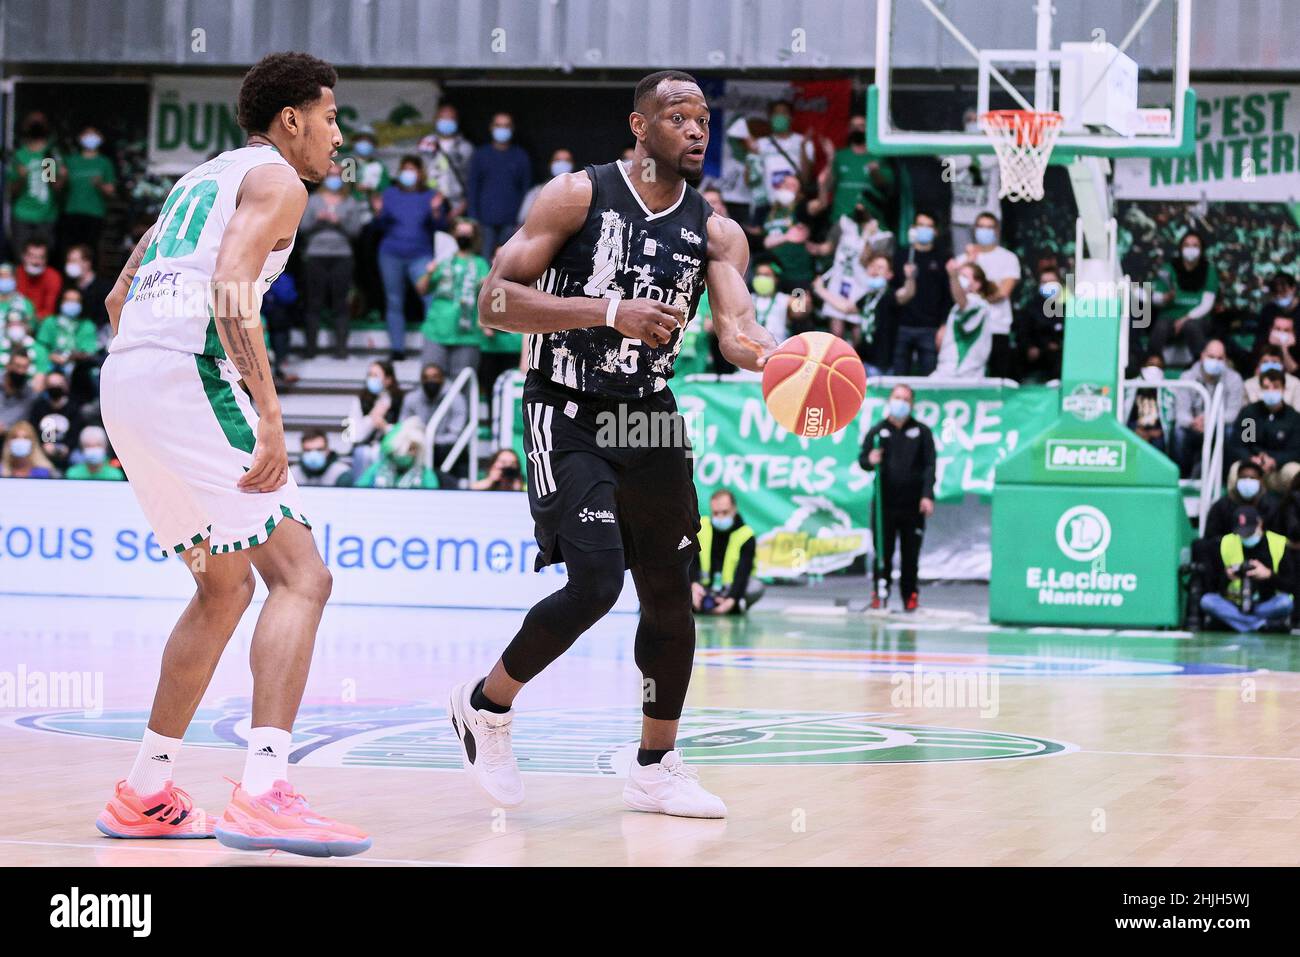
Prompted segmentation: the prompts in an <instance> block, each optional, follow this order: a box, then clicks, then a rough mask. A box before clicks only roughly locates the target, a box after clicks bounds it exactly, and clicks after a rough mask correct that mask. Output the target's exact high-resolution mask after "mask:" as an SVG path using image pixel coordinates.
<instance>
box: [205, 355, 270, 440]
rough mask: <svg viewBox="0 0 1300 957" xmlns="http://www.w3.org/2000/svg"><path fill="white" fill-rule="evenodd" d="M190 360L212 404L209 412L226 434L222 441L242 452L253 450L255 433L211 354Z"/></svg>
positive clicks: (231, 386)
mask: <svg viewBox="0 0 1300 957" xmlns="http://www.w3.org/2000/svg"><path fill="white" fill-rule="evenodd" d="M194 364H195V365H197V366H198V369H199V378H200V379H201V380H202V381H203V391H204V393H205V394H206V395H207V397H208V404H209V405H210V406H212V413H213V414H214V415H215V416H216V417H217V424H218V425H220V426H221V431H222V432H223V433H224V434H225V436H226V441H227V442H229V443H230V444H231V446H232V447H233V448H236V449H239V450H240V451H242V452H249V453H251V452H252V451H253V445H254V442H255V441H256V437H255V436H254V435H253V430H252V428H250V427H249V424H248V420H247V419H245V418H244V413H243V411H242V410H241V409H240V408H239V404H238V403H237V402H236V401H235V392H234V389H235V387H234V385H232V384H231V383H229V382H227V381H226V380H225V379H223V378H221V370H219V369H218V368H217V360H216V359H213V358H212V357H211V356H195V357H194Z"/></svg>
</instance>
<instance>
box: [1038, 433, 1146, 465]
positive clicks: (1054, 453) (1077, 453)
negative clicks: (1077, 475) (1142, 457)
mask: <svg viewBox="0 0 1300 957" xmlns="http://www.w3.org/2000/svg"><path fill="white" fill-rule="evenodd" d="M1127 452H1128V447H1127V446H1125V445H1124V443H1123V442H1121V441H1119V440H1118V439H1115V440H1108V439H1048V440H1047V462H1046V465H1047V467H1048V468H1049V469H1052V470H1054V471H1058V472H1123V471H1124V466H1125V463H1126V462H1127Z"/></svg>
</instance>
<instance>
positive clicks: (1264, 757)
mask: <svg viewBox="0 0 1300 957" xmlns="http://www.w3.org/2000/svg"><path fill="white" fill-rule="evenodd" d="M1077 753H1078V754H1116V755H1120V756H1121V757H1135V758H1222V759H1224V760H1228V761H1300V758H1293V757H1288V756H1286V755H1270V754H1173V753H1171V752H1168V751H1094V750H1093V749H1091V748H1080V749H1079V751H1078V752H1077Z"/></svg>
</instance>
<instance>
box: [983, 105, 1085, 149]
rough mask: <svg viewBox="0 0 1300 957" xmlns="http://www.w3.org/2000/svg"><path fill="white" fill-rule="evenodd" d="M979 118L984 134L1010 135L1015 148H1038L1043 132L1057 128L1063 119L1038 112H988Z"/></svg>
mask: <svg viewBox="0 0 1300 957" xmlns="http://www.w3.org/2000/svg"><path fill="white" fill-rule="evenodd" d="M979 118H980V122H981V123H982V124H983V125H984V127H985V132H987V133H989V134H990V135H992V134H994V133H1002V134H1004V135H1006V134H1008V133H1010V134H1012V135H1013V136H1014V137H1015V139H1016V145H1017V146H1038V145H1039V144H1040V143H1041V142H1042V139H1043V133H1044V131H1046V130H1049V129H1056V128H1059V127H1060V125H1061V123H1062V122H1063V121H1064V119H1065V117H1063V116H1062V115H1061V114H1060V113H1056V112H1052V111H1043V112H1040V111H1038V110H989V111H988V112H987V113H981V114H980V117H979Z"/></svg>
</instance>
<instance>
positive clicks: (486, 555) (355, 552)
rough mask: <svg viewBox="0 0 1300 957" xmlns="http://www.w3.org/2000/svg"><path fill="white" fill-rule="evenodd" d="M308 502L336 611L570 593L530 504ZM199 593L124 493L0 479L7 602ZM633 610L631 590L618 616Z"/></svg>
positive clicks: (403, 495)
mask: <svg viewBox="0 0 1300 957" xmlns="http://www.w3.org/2000/svg"><path fill="white" fill-rule="evenodd" d="M302 500H303V508H304V510H305V512H306V515H307V518H308V519H309V520H310V521H311V523H312V532H313V534H314V535H315V537H316V545H317V547H318V548H319V549H320V552H321V555H322V556H323V557H324V558H325V563H326V564H327V565H328V566H329V569H330V571H331V572H332V573H333V575H334V592H333V595H332V597H331V599H330V601H331V602H332V603H336V604H347V605H371V604H374V605H399V606H410V607H438V608H505V609H527V608H530V607H532V605H533V604H534V603H535V602H537V601H538V600H539V599H541V598H544V597H545V596H546V595H549V594H550V593H551V592H553V591H555V589H557V588H559V587H560V586H561V585H562V584H563V583H564V570H563V566H552V567H549V568H547V569H545V570H543V571H542V572H534V571H533V561H534V559H535V558H536V557H537V544H536V542H535V541H534V539H533V520H532V517H531V516H530V515H529V512H528V497H527V496H526V495H524V494H523V493H519V492H452V491H426V490H406V489H403V490H386V489H322V488H304V489H303V490H302ZM258 587H259V591H260V589H261V586H260V585H259V586H258ZM193 590H194V582H193V580H192V579H191V577H190V574H189V572H188V571H187V570H186V568H185V566H184V563H183V560H182V559H181V558H179V557H177V556H174V555H173V556H171V557H164V556H163V555H162V553H161V551H160V550H159V548H158V543H157V542H156V541H154V539H153V535H152V533H151V532H150V531H149V527H148V525H147V524H146V523H145V520H144V516H143V515H142V514H141V512H140V509H139V506H138V505H137V504H136V501H135V496H134V495H133V494H132V492H131V489H130V487H129V486H128V485H127V483H125V482H76V481H48V480H39V479H3V480H0V594H10V595H15V594H21V595H51V596H57V595H92V596H101V597H120V598H181V599H183V598H187V597H189V595H190V594H191V593H192V592H193ZM636 607H637V606H636V596H635V591H634V589H633V588H632V587H631V585H630V584H628V585H627V586H626V587H625V588H624V590H623V596H622V597H621V598H620V599H619V603H618V605H617V606H616V610H619V611H635V610H636Z"/></svg>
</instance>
